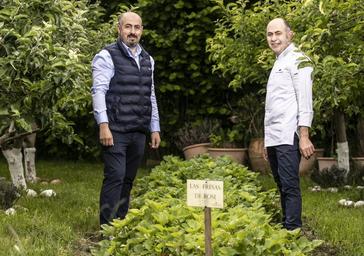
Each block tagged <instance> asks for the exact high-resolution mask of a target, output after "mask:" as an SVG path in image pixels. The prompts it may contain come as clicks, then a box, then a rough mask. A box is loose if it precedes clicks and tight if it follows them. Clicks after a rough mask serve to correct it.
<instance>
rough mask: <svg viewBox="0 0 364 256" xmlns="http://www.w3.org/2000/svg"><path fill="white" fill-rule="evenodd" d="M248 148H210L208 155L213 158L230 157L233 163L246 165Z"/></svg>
mask: <svg viewBox="0 0 364 256" xmlns="http://www.w3.org/2000/svg"><path fill="white" fill-rule="evenodd" d="M247 151H248V149H247V148H208V153H209V155H210V156H211V157H213V158H217V157H219V156H226V155H227V156H230V157H231V158H232V159H233V161H235V162H237V163H239V164H244V165H245V164H246V162H247V158H248V154H247Z"/></svg>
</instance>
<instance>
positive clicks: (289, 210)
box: [267, 135, 302, 230]
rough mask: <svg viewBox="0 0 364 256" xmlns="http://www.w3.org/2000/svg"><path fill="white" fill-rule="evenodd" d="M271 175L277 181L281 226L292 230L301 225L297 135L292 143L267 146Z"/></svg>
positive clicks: (299, 157)
mask: <svg viewBox="0 0 364 256" xmlns="http://www.w3.org/2000/svg"><path fill="white" fill-rule="evenodd" d="M267 152H268V159H269V163H270V166H271V169H272V173H273V177H274V180H275V182H276V183H277V186H278V189H279V193H280V197H281V206H282V212H283V219H282V220H283V227H284V228H286V229H288V230H293V229H296V228H300V227H302V220H301V212H302V198H301V190H300V180H299V165H300V160H301V154H300V151H299V148H298V137H297V135H295V138H294V145H279V146H274V147H267Z"/></svg>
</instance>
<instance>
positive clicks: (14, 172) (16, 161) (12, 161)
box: [2, 148, 27, 189]
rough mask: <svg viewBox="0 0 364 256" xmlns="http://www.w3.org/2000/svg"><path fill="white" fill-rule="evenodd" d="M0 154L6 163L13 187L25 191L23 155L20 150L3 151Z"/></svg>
mask: <svg viewBox="0 0 364 256" xmlns="http://www.w3.org/2000/svg"><path fill="white" fill-rule="evenodd" d="M2 152H3V154H4V156H5V158H6V161H7V162H8V165H9V171H10V176H11V180H12V182H13V184H14V186H16V187H17V188H20V189H26V188H27V184H26V183H25V178H24V169H23V155H22V152H21V148H11V149H5V150H4V149H3V150H2Z"/></svg>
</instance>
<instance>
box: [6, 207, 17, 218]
mask: <svg viewBox="0 0 364 256" xmlns="http://www.w3.org/2000/svg"><path fill="white" fill-rule="evenodd" d="M15 213H16V211H15V209H14V208H9V209H7V210H6V211H5V214H6V215H8V216H10V215H14V214H15Z"/></svg>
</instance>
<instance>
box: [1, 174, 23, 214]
mask: <svg viewBox="0 0 364 256" xmlns="http://www.w3.org/2000/svg"><path fill="white" fill-rule="evenodd" d="M19 196H20V195H19V191H18V189H17V188H16V187H15V186H14V185H13V183H11V182H10V181H7V180H5V179H0V209H3V210H6V209H8V208H10V207H12V206H13V204H14V203H15V201H16V200H17V199H18V198H19Z"/></svg>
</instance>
